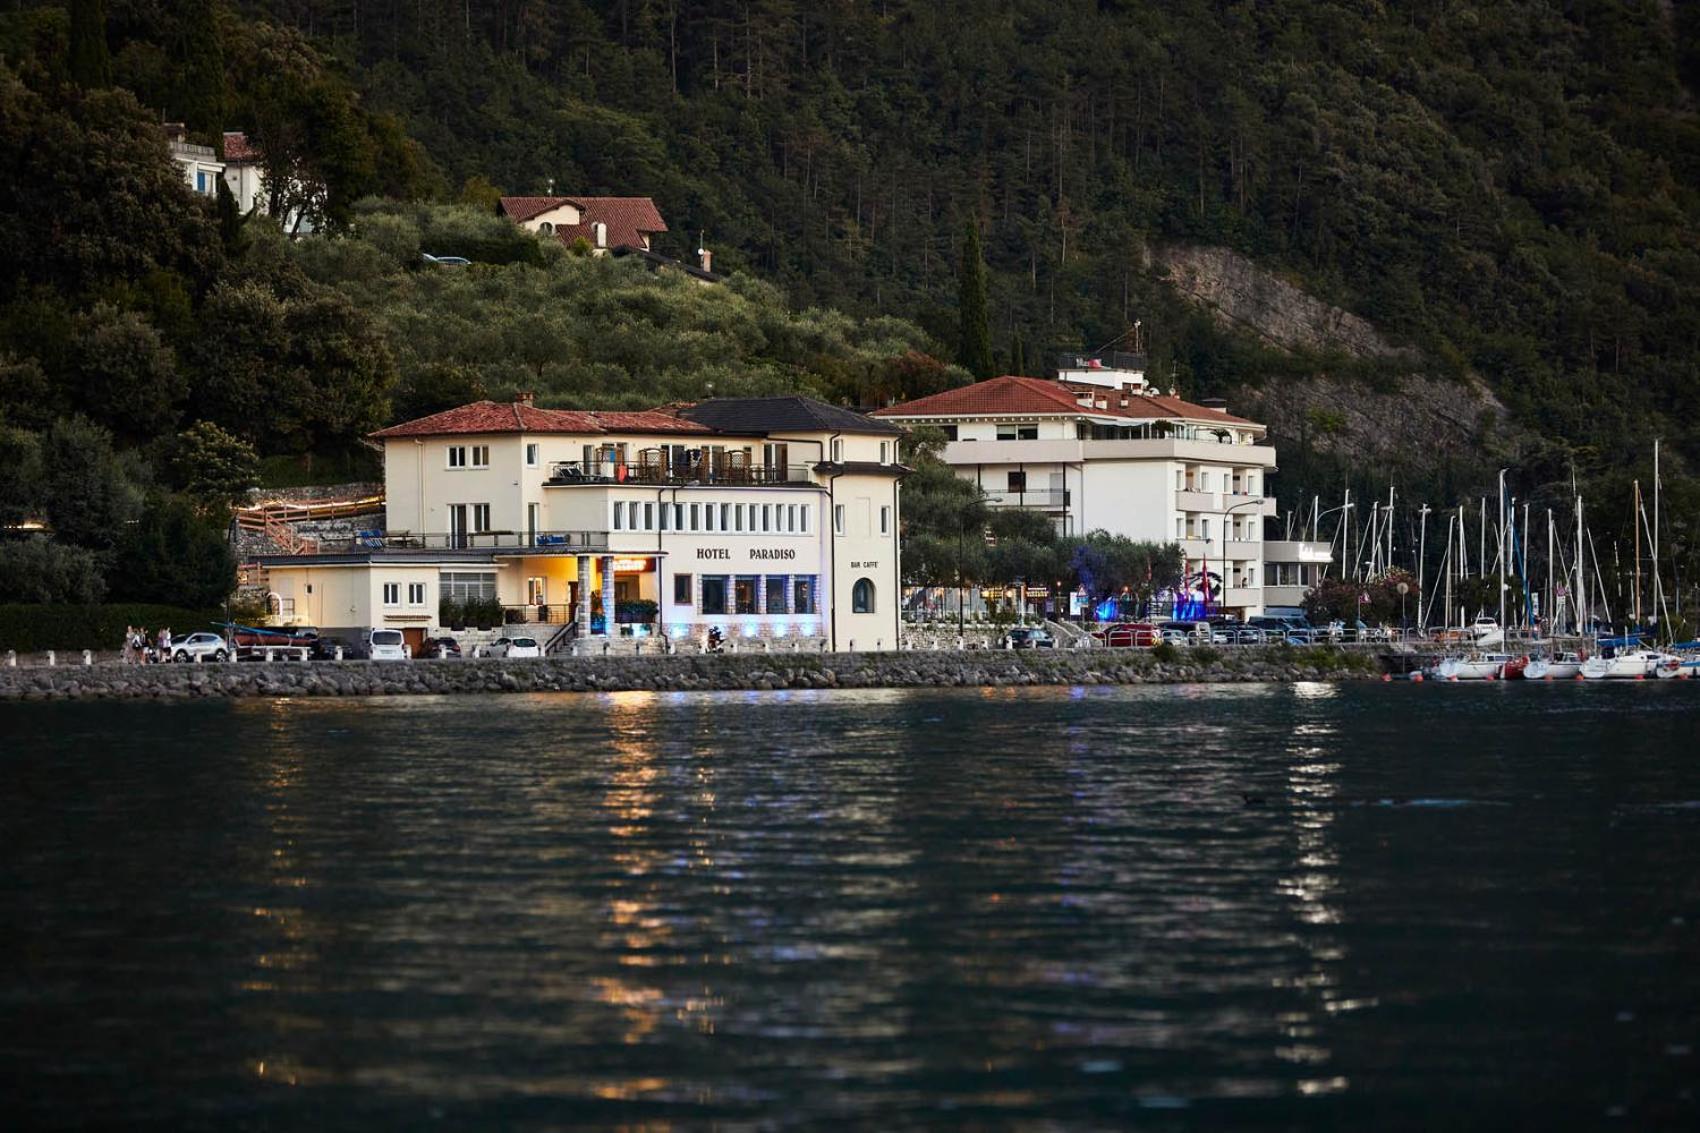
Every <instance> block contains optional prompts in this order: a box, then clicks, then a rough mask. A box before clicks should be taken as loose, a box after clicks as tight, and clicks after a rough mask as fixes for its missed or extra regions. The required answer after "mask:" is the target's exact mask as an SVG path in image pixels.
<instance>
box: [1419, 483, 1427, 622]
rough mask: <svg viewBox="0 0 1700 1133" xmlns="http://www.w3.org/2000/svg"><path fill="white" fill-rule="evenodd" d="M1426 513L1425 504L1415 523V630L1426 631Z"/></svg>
mask: <svg viewBox="0 0 1700 1133" xmlns="http://www.w3.org/2000/svg"><path fill="white" fill-rule="evenodd" d="M1428 512H1429V507H1428V505H1427V504H1424V505H1423V506H1422V509H1421V510H1420V511H1418V512H1417V523H1418V534H1417V628H1418V629H1427V628H1428V621H1427V620H1426V619H1425V618H1424V616H1423V602H1424V601H1425V600H1426V598H1427V591H1425V590H1424V589H1423V577H1424V574H1425V571H1424V561H1423V560H1424V559H1426V558H1427V557H1428Z"/></svg>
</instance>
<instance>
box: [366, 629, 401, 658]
mask: <svg viewBox="0 0 1700 1133" xmlns="http://www.w3.org/2000/svg"><path fill="white" fill-rule="evenodd" d="M366 640H367V643H368V645H369V646H370V647H371V648H370V652H369V656H370V657H371V659H372V660H374V661H405V660H407V644H406V639H404V638H403V637H402V636H401V631H400V630H399V629H375V630H373V631H372V633H371V635H370V636H368V637H367V639H366Z"/></svg>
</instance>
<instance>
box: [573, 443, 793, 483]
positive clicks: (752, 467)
mask: <svg viewBox="0 0 1700 1133" xmlns="http://www.w3.org/2000/svg"><path fill="white" fill-rule="evenodd" d="M690 455H691V456H692V457H698V456H700V454H699V453H695V452H692V453H691V454H690ZM742 457H743V454H742V453H727V454H725V459H720V460H701V459H692V460H676V461H673V462H667V461H657V462H649V461H642V460H640V461H636V462H624V461H614V460H560V461H556V462H555V463H554V464H551V465H550V466H549V478H548V479H546V480H544V481H543V485H544V487H547V488H566V487H577V486H582V485H587V484H594V485H600V486H604V487H605V486H608V485H611V484H615V485H619V484H633V485H639V486H646V485H653V486H655V487H678V486H684V485H688V484H723V485H727V486H731V487H740V488H752V487H757V488H760V487H776V486H801V485H806V484H812V483H813V482H814V480H813V477H812V475H811V473H810V468H809V466H808V465H806V464H779V465H768V464H752V463H750V462H749V461H747V460H744V459H742Z"/></svg>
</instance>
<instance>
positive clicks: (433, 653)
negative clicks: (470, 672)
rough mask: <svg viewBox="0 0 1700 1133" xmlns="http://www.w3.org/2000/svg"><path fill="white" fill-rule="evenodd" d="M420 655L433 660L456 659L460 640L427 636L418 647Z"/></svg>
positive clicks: (458, 655)
mask: <svg viewBox="0 0 1700 1133" xmlns="http://www.w3.org/2000/svg"><path fill="white" fill-rule="evenodd" d="M419 655H420V656H421V657H429V658H431V659H432V660H434V661H450V660H458V659H459V657H460V642H458V641H456V640H455V639H454V638H452V637H427V638H426V639H425V644H424V645H423V646H422V647H421V648H420V650H419Z"/></svg>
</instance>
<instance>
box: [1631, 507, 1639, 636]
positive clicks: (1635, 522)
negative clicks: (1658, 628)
mask: <svg viewBox="0 0 1700 1133" xmlns="http://www.w3.org/2000/svg"><path fill="white" fill-rule="evenodd" d="M1640 520H1641V481H1639V480H1637V481H1635V512H1634V514H1633V515H1632V516H1631V517H1630V521H1629V527H1630V530H1631V532H1632V533H1633V534H1634V536H1635V628H1636V629H1637V630H1639V629H1640V628H1641V522H1640Z"/></svg>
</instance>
